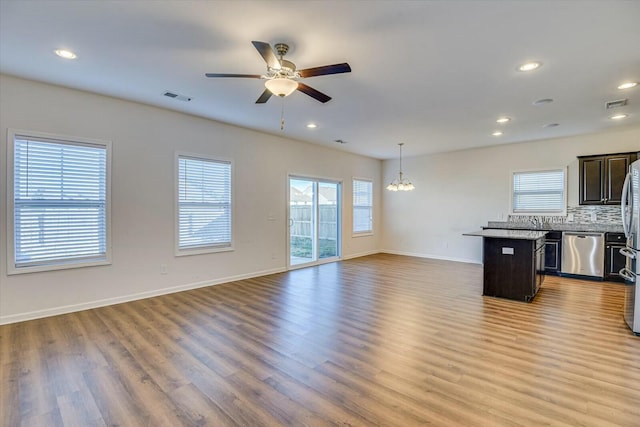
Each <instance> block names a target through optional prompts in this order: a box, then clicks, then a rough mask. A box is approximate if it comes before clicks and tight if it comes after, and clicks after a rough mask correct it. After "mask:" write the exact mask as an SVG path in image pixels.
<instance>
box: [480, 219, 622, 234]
mask: <svg viewBox="0 0 640 427" xmlns="http://www.w3.org/2000/svg"><path fill="white" fill-rule="evenodd" d="M486 228H487V229H490V228H491V229H506V230H532V229H533V228H534V227H533V226H532V225H531V224H529V223H527V222H509V221H489V222H488V223H487V227H486ZM536 230H538V229H536ZM539 230H545V231H596V232H601V233H623V232H624V231H623V230H622V225H620V224H598V223H578V222H563V223H546V224H545V225H544V226H543V227H541V228H539Z"/></svg>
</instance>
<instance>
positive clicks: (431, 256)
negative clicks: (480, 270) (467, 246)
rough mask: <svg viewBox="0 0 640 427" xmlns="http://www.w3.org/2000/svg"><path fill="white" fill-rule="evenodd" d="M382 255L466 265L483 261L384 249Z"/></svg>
mask: <svg viewBox="0 0 640 427" xmlns="http://www.w3.org/2000/svg"><path fill="white" fill-rule="evenodd" d="M380 253H383V254H391V255H404V256H414V257H418V258H429V259H439V260H443V261H454V262H464V263H465V264H482V262H481V261H478V260H475V259H466V258H454V257H446V256H441V255H430V254H422V253H416V252H404V251H394V250H391V249H383V250H381V251H380Z"/></svg>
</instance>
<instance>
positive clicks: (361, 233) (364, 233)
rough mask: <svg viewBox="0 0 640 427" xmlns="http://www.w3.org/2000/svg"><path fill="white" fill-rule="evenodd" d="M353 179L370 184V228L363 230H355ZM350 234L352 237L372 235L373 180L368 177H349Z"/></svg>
mask: <svg viewBox="0 0 640 427" xmlns="http://www.w3.org/2000/svg"><path fill="white" fill-rule="evenodd" d="M355 181H361V182H368V183H369V184H371V206H370V209H371V228H370V229H369V230H364V231H355V225H356V222H355V213H356V212H355V211H356V204H355V194H356V191H355V188H356V186H355ZM351 209H352V211H351V235H352V237H364V236H372V235H373V229H374V223H373V220H374V216H373V180H372V179H369V178H360V177H352V178H351Z"/></svg>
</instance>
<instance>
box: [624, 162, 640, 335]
mask: <svg viewBox="0 0 640 427" xmlns="http://www.w3.org/2000/svg"><path fill="white" fill-rule="evenodd" d="M620 207H621V208H622V226H623V228H624V234H625V236H626V237H627V247H626V248H624V249H620V252H621V253H622V254H623V255H624V256H625V257H626V264H625V267H624V268H623V269H622V270H620V275H621V276H622V277H624V278H625V280H626V282H625V285H626V286H625V301H624V320H625V321H626V322H627V324H628V325H629V327H630V328H631V330H632V331H633V332H634V333H635V334H636V335H640V262H638V258H640V160H637V161H635V162H633V163H632V164H631V166H630V167H629V173H628V174H627V177H626V179H625V180H624V186H623V187H622V203H621V205H620Z"/></svg>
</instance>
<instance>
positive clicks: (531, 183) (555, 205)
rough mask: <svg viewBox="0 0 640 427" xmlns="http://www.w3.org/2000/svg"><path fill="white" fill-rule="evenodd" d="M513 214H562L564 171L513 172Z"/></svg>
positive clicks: (564, 190)
mask: <svg viewBox="0 0 640 427" xmlns="http://www.w3.org/2000/svg"><path fill="white" fill-rule="evenodd" d="M512 190H513V194H512V209H513V213H549V214H554V213H564V212H565V210H566V178H565V170H564V169H556V170H545V171H533V172H514V173H513V182H512Z"/></svg>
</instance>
